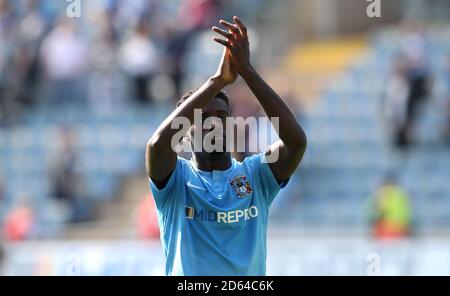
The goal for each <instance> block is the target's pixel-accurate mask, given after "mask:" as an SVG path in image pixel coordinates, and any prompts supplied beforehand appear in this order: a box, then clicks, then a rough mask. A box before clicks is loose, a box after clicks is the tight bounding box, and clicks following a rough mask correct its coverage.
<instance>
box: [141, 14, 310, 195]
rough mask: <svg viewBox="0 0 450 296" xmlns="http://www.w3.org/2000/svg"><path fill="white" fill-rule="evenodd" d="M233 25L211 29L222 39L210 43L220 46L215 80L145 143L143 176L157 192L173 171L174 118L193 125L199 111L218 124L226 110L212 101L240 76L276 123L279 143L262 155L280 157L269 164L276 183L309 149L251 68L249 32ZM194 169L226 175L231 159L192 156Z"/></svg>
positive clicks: (283, 105) (289, 114)
mask: <svg viewBox="0 0 450 296" xmlns="http://www.w3.org/2000/svg"><path fill="white" fill-rule="evenodd" d="M233 20H234V23H229V22H226V21H224V20H220V22H219V23H220V24H221V25H223V26H224V27H225V28H226V29H227V30H223V29H220V28H218V27H213V28H212V30H213V31H214V32H216V33H218V34H220V35H221V36H223V37H224V38H225V39H222V38H217V37H214V38H213V40H214V41H216V42H217V43H219V44H221V45H223V46H224V52H223V55H222V60H221V62H220V65H219V68H218V70H217V72H216V74H215V75H213V76H212V77H211V78H210V79H208V81H206V82H205V83H204V84H203V85H202V86H201V87H200V88H199V89H198V90H197V91H196V92H195V93H194V94H192V95H191V96H190V97H189V98H188V99H187V100H186V101H185V102H183V104H181V105H180V106H179V107H178V108H177V109H175V110H174V111H173V112H172V114H170V116H169V117H168V118H167V119H166V120H165V121H164V122H163V123H162V124H161V125H160V126H159V128H158V129H157V131H156V132H155V133H154V135H153V136H152V138H151V139H150V140H149V141H148V144H147V150H146V169H147V174H148V175H149V177H150V178H151V179H152V180H153V181H154V182H155V184H156V185H157V186H158V187H160V186H161V187H162V186H164V184H165V183H166V182H167V181H168V179H169V178H170V176H171V174H172V172H173V170H174V169H175V166H176V157H177V155H176V153H175V152H174V151H173V150H172V149H171V138H172V136H174V135H175V134H176V133H177V132H178V130H177V129H172V128H171V122H172V121H173V119H174V118H175V117H176V116H185V117H187V118H188V119H189V120H190V121H191V122H193V119H194V118H193V117H194V109H196V108H198V109H202V110H203V112H204V115H205V114H206V115H207V116H210V115H212V116H217V117H219V118H220V116H221V115H223V113H224V111H225V108H224V106H223V104H221V103H220V102H219V101H221V100H220V99H217V98H215V95H216V94H217V93H218V92H219V90H221V89H222V88H223V87H225V86H226V85H229V84H232V83H233V82H234V81H235V80H236V78H237V76H238V75H240V76H241V77H242V78H243V79H244V80H245V82H246V83H247V85H248V86H249V88H250V90H251V91H252V92H253V94H254V95H255V97H256V98H257V100H258V101H259V103H260V104H261V106H262V107H263V109H264V111H265V112H266V114H267V116H268V117H269V118H270V117H278V118H279V137H280V140H279V141H277V142H275V143H273V144H272V145H271V147H270V149H269V150H268V151H266V153H265V155H266V158H267V157H270V156H271V155H273V154H277V155H278V158H277V160H276V161H275V162H273V163H269V166H270V168H271V170H272V172H273V174H274V176H275V178H276V179H277V181H278V182H281V181H284V180H287V179H288V178H289V177H290V176H291V175H292V174H293V172H294V171H295V169H296V168H297V166H298V164H299V163H300V161H301V159H302V157H303V154H304V152H305V149H306V143H307V142H306V136H305V133H304V131H303V129H302V128H301V126H300V125H299V124H298V122H297V120H296V118H295V116H294V114H293V113H292V111H291V110H290V109H289V107H288V106H287V104H286V103H285V102H284V101H283V99H281V98H280V97H279V96H278V94H277V93H276V92H275V91H274V90H273V89H272V88H271V87H270V86H269V85H268V84H267V83H266V82H265V81H264V80H263V79H262V78H261V76H259V74H258V73H257V72H256V70H255V69H254V68H253V66H252V65H251V63H250V50H249V41H248V35H247V28H246V27H245V25H244V24H243V23H242V22H241V21H240V20H239V18H237V17H234V18H233ZM221 105H222V106H221ZM225 105H226V104H225ZM227 107H228V106H227ZM227 111H228V110H227ZM194 128H196V127H194ZM194 164H195V165H196V166H197V168H199V169H201V170H205V171H211V170H225V169H227V168H229V167H230V166H231V155H230V154H229V153H227V152H225V153H223V154H222V155H221V156H220V157H218V155H217V154H215V155H212V154H208V153H205V152H201V153H195V154H194Z"/></svg>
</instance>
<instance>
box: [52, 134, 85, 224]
mask: <svg viewBox="0 0 450 296" xmlns="http://www.w3.org/2000/svg"><path fill="white" fill-rule="evenodd" d="M60 138H61V147H60V150H59V151H58V153H57V155H56V157H55V159H56V162H55V164H54V165H53V169H52V175H51V180H52V192H53V193H52V196H53V197H54V198H55V199H56V204H57V208H59V209H60V212H61V213H66V214H65V215H66V217H62V218H61V219H63V220H64V221H66V222H67V221H73V220H76V219H75V216H76V213H75V207H76V203H77V199H79V190H80V189H81V188H80V185H81V182H80V176H79V174H78V173H77V172H76V169H75V165H76V162H77V156H76V153H75V151H74V150H73V140H74V134H73V133H72V131H71V130H70V129H68V128H63V129H62V130H61V137H60Z"/></svg>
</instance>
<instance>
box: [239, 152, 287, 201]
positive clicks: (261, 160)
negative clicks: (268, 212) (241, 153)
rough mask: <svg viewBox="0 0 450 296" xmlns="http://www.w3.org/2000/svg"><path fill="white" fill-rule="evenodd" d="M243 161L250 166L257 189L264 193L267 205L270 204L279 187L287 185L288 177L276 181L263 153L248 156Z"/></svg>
mask: <svg viewBox="0 0 450 296" xmlns="http://www.w3.org/2000/svg"><path fill="white" fill-rule="evenodd" d="M244 161H245V162H247V163H248V165H249V166H250V167H251V170H252V174H253V178H254V182H256V185H257V186H258V190H259V191H260V192H261V193H262V194H263V195H264V197H265V199H266V201H267V205H268V206H270V205H271V204H272V201H273V200H274V198H275V197H276V195H277V194H278V192H279V191H280V189H282V188H284V187H285V186H286V185H287V183H288V182H289V179H288V180H286V181H283V182H281V183H278V181H277V179H276V178H275V176H274V175H273V172H272V169H271V168H270V166H269V164H268V163H267V162H266V161H265V153H259V154H256V155H253V156H250V157H249V158H247V159H245V160H244Z"/></svg>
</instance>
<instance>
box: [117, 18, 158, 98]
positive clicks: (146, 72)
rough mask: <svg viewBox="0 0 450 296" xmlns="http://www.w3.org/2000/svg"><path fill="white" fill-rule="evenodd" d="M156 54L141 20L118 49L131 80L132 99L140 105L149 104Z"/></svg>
mask: <svg viewBox="0 0 450 296" xmlns="http://www.w3.org/2000/svg"><path fill="white" fill-rule="evenodd" d="M158 58H159V57H158V52H157V49H156V46H155V45H154V43H153V41H152V39H151V38H150V27H149V24H148V23H147V21H145V20H144V19H141V20H140V21H139V22H138V24H137V25H136V27H135V28H134V30H133V31H132V32H131V34H130V35H129V36H128V37H127V38H126V39H125V42H124V43H123V44H122V47H121V49H120V61H121V64H122V67H123V69H124V71H125V73H126V74H127V75H128V76H129V77H130V78H131V82H132V89H133V94H134V98H135V99H136V100H137V101H138V102H141V103H145V102H150V101H152V98H151V97H150V92H149V86H150V83H151V79H152V76H153V75H154V74H156V72H157V71H158Z"/></svg>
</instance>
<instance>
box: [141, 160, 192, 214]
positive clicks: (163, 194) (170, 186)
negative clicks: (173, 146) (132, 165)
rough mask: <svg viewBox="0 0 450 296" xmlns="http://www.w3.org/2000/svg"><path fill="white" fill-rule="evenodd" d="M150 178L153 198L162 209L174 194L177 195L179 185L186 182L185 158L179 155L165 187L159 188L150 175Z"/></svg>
mask: <svg viewBox="0 0 450 296" xmlns="http://www.w3.org/2000/svg"><path fill="white" fill-rule="evenodd" d="M149 180H150V190H151V192H152V195H153V198H154V199H155V204H156V206H157V207H158V208H160V209H162V208H163V207H164V205H165V204H166V202H168V201H169V200H171V199H172V198H173V195H175V192H176V191H177V186H181V185H183V184H184V182H183V180H184V174H183V160H182V159H181V158H180V157H177V162H176V165H175V169H174V171H173V172H172V175H171V176H170V178H169V180H168V181H167V183H166V185H165V186H164V187H163V188H158V187H157V186H156V184H155V183H154V182H153V180H152V179H151V178H150V177H149Z"/></svg>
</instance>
